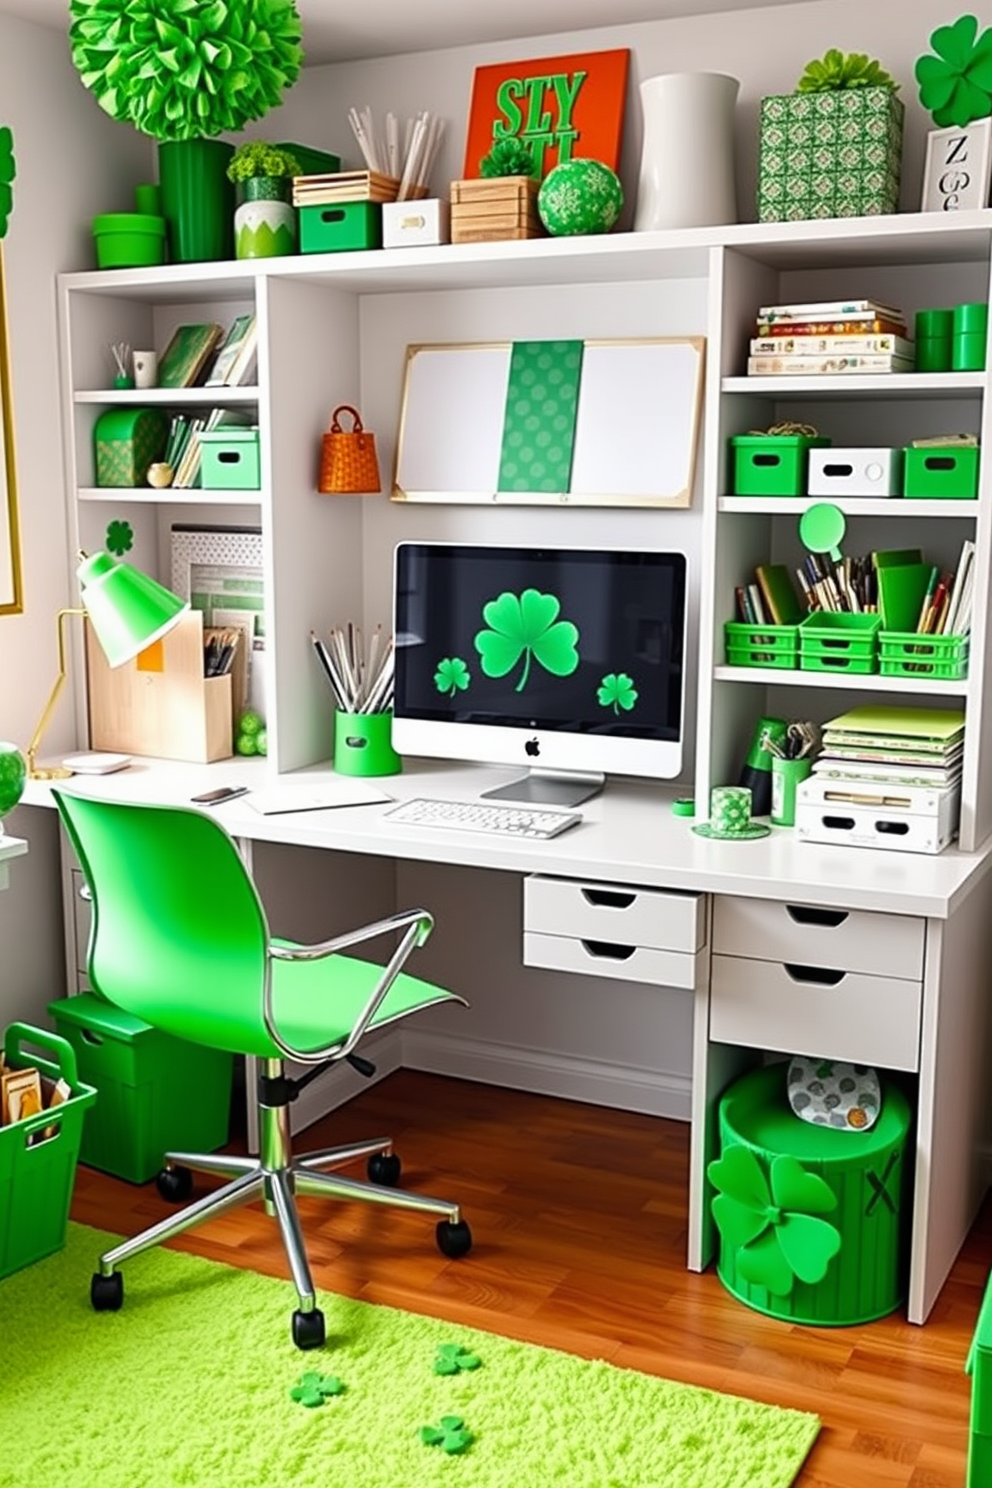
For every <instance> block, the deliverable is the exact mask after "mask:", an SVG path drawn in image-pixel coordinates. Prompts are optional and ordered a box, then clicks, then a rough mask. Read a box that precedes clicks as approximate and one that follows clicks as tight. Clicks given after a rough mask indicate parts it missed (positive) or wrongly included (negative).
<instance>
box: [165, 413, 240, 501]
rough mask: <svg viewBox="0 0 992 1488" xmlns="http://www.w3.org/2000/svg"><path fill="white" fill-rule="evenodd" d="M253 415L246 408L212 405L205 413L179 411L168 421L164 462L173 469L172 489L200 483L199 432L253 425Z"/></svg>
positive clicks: (185, 487) (200, 448)
mask: <svg viewBox="0 0 992 1488" xmlns="http://www.w3.org/2000/svg"><path fill="white" fill-rule="evenodd" d="M252 422H253V418H252V415H251V414H250V413H248V411H247V410H246V409H236V408H211V409H210V411H209V412H207V413H204V414H202V415H201V414H187V413H177V414H175V416H174V417H173V419H172V422H171V423H170V425H169V435H168V439H167V442H166V449H165V455H164V457H163V463H164V464H166V465H168V467H169V469H170V470H171V471H172V480H171V481H170V483H169V484H170V485H171V486H172V488H173V490H177V491H178V490H189V489H191V488H192V487H194V486H198V485H199V484H200V457H201V453H202V446H201V444H200V435H201V434H202V433H205V432H206V431H207V430H210V429H222V428H225V427H226V426H228V425H231V424H236V425H238V426H240V427H244V426H245V425H250V424H252Z"/></svg>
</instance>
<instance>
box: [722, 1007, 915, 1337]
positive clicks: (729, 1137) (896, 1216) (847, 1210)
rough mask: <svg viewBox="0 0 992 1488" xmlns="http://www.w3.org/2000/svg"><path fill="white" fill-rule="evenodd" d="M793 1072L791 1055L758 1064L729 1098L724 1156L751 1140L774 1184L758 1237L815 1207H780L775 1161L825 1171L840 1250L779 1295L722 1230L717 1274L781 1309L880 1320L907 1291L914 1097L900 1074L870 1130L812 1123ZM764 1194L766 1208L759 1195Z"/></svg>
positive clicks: (793, 1314) (823, 1318) (743, 1294)
mask: <svg viewBox="0 0 992 1488" xmlns="http://www.w3.org/2000/svg"><path fill="white" fill-rule="evenodd" d="M822 995H823V996H824V997H829V996H830V989H829V988H828V987H825V988H823V989H822ZM787 1073H788V1065H786V1064H782V1063H778V1064H770V1065H765V1066H763V1067H762V1068H760V1069H756V1070H752V1071H751V1072H750V1073H749V1074H747V1075H744V1076H743V1077H742V1078H741V1079H739V1080H737V1081H735V1082H734V1084H733V1085H731V1087H730V1089H729V1090H727V1091H726V1092H725V1093H724V1095H723V1096H722V1097H721V1100H720V1114H719V1127H720V1151H721V1154H723V1153H724V1152H726V1151H727V1150H728V1149H729V1148H730V1147H732V1146H743V1147H747V1148H749V1149H750V1151H751V1152H752V1153H753V1154H754V1155H755V1157H756V1158H757V1159H758V1164H759V1167H760V1168H761V1170H762V1173H763V1175H764V1177H765V1180H766V1182H767V1184H768V1208H766V1209H765V1216H766V1227H765V1228H764V1233H763V1234H761V1233H760V1231H759V1233H758V1234H754V1235H752V1239H751V1241H750V1242H748V1244H754V1243H759V1244H760V1242H761V1240H763V1239H764V1238H765V1236H768V1237H769V1239H771V1238H772V1237H773V1236H774V1234H775V1230H776V1229H777V1227H778V1226H779V1225H782V1224H788V1222H789V1215H790V1212H792V1213H796V1214H799V1213H805V1212H807V1211H806V1210H804V1209H802V1208H801V1207H798V1206H797V1208H796V1209H794V1210H792V1211H790V1210H788V1209H787V1208H785V1206H782V1207H780V1208H774V1207H772V1199H773V1195H772V1190H771V1167H772V1163H773V1162H774V1160H775V1159H776V1158H777V1157H784V1156H788V1157H792V1158H795V1159H796V1160H797V1161H798V1162H799V1163H800V1164H801V1165H802V1167H803V1169H804V1170H805V1172H807V1173H810V1174H815V1175H816V1176H817V1177H818V1178H821V1179H822V1180H823V1182H824V1183H825V1184H826V1185H827V1187H828V1188H829V1189H830V1191H831V1193H832V1194H833V1196H834V1199H835V1201H836V1203H835V1207H834V1208H833V1209H830V1210H828V1211H827V1212H826V1213H824V1214H822V1215H820V1214H819V1213H817V1215H816V1217H819V1218H822V1219H824V1220H825V1221H826V1222H827V1223H829V1224H830V1225H832V1226H833V1227H834V1228H835V1229H836V1230H837V1232H838V1233H839V1236H840V1249H839V1250H838V1251H837V1253H836V1255H834V1256H833V1258H832V1259H831V1260H830V1262H829V1264H828V1266H827V1270H826V1274H825V1275H824V1277H823V1280H822V1281H818V1282H815V1283H814V1282H807V1281H802V1280H800V1279H799V1277H798V1276H796V1275H795V1274H793V1275H792V1277H791V1286H790V1289H789V1290H788V1292H787V1293H786V1294H785V1295H778V1294H777V1293H774V1292H772V1291H770V1290H769V1289H768V1288H766V1287H764V1286H760V1285H757V1284H755V1283H753V1282H751V1281H749V1280H748V1279H747V1276H746V1275H745V1274H744V1273H745V1272H746V1270H747V1269H748V1267H747V1260H746V1258H745V1259H744V1260H743V1263H742V1259H741V1257H742V1252H743V1251H745V1250H747V1249H748V1244H743V1245H740V1246H737V1247H735V1246H733V1245H730V1244H728V1243H726V1242H725V1241H724V1240H723V1239H722V1237H721V1244H720V1255H719V1261H718V1263H717V1275H718V1276H719V1278H720V1280H721V1281H722V1282H723V1284H724V1286H725V1287H726V1288H727V1290H728V1292H731V1293H732V1294H733V1296H735V1297H737V1298H738V1299H739V1300H740V1301H741V1302H744V1303H746V1304H747V1306H748V1307H753V1308H754V1309H755V1310H756V1311H757V1312H764V1313H768V1314H769V1315H770V1316H771V1317H777V1318H785V1319H787V1320H788V1321H789V1322H792V1323H813V1324H818V1325H820V1326H826V1327H833V1326H837V1327H845V1326H848V1325H850V1324H854V1323H867V1322H871V1321H872V1320H873V1319H874V1318H880V1317H884V1316H885V1315H886V1314H887V1313H890V1312H892V1311H893V1310H894V1309H895V1308H896V1307H898V1306H899V1304H900V1303H901V1302H902V1300H903V1297H904V1296H905V1280H906V1278H905V1274H904V1273H905V1267H904V1265H903V1247H904V1241H905V1240H906V1238H907V1237H906V1234H905V1227H904V1224H903V1212H902V1200H903V1192H904V1180H905V1167H906V1142H907V1138H908V1135H909V1128H910V1119H911V1118H910V1108H909V1103H908V1101H907V1100H906V1097H905V1096H904V1095H903V1094H902V1092H901V1090H899V1088H898V1086H896V1085H895V1084H894V1083H893V1082H892V1081H891V1080H890V1081H888V1082H886V1083H885V1084H884V1085H883V1089H882V1105H881V1109H880V1111H879V1115H878V1120H877V1121H876V1122H875V1125H874V1126H872V1127H868V1128H867V1129H866V1130H864V1131H848V1130H840V1129H837V1128H835V1127H829V1126H817V1125H814V1124H813V1123H812V1122H809V1121H803V1120H802V1118H801V1117H799V1116H797V1115H796V1114H795V1112H794V1111H793V1110H792V1107H791V1106H790V1105H789V1100H788V1093H787V1090H786V1079H787ZM905 1187H906V1188H908V1181H906V1182H905ZM754 1202H755V1206H756V1211H757V1207H758V1205H759V1204H760V1200H759V1198H758V1196H757V1195H755V1198H754ZM814 1208H815V1206H814ZM809 1212H812V1211H809ZM755 1224H757V1212H756V1218H755ZM753 1228H754V1226H752V1229H753ZM790 1269H791V1268H790Z"/></svg>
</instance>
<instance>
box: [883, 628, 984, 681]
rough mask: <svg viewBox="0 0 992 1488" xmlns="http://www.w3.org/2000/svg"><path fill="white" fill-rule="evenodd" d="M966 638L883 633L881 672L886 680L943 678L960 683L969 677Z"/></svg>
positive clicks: (894, 632) (892, 631) (896, 631)
mask: <svg viewBox="0 0 992 1488" xmlns="http://www.w3.org/2000/svg"><path fill="white" fill-rule="evenodd" d="M968 640H969V637H968V636H967V635H931V636H928V635H920V634H919V632H918V631H899V630H880V631H879V633H878V670H879V672H880V673H881V674H882V676H883V677H914V678H916V679H917V680H918V681H919V680H921V679H923V680H926V678H928V677H930V678H938V677H940V678H944V679H946V680H948V681H951V682H960V681H962V680H963V679H964V678H965V677H967V675H968Z"/></svg>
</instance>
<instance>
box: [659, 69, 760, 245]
mask: <svg viewBox="0 0 992 1488" xmlns="http://www.w3.org/2000/svg"><path fill="white" fill-rule="evenodd" d="M739 89H740V83H739V82H738V80H737V78H732V77H727V76H725V75H724V74H723V73H719V72H670V73H663V74H662V75H661V76H659V77H650V78H645V79H644V81H643V82H642V83H641V104H642V109H643V115H644V139H643V144H642V146H641V169H640V176H639V178H638V183H637V208H636V211H635V213H634V227H635V228H636V229H638V230H644V229H650V228H668V227H708V226H710V225H712V224H713V223H718V222H736V221H737V189H736V184H735V180H734V105H735V104H736V102H737V93H738V90H739Z"/></svg>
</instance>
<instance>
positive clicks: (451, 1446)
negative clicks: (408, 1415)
mask: <svg viewBox="0 0 992 1488" xmlns="http://www.w3.org/2000/svg"><path fill="white" fill-rule="evenodd" d="M420 1440H421V1441H422V1442H423V1444H424V1446H425V1447H440V1448H441V1449H442V1451H445V1452H449V1453H451V1454H452V1455H454V1454H455V1453H456V1452H464V1450H465V1448H466V1447H468V1446H471V1444H472V1440H473V1437H472V1433H471V1431H469V1429H468V1427H467V1426H466V1425H465V1422H464V1421H463V1420H462V1418H461V1416H442V1417H441V1422H440V1425H438V1426H421V1428H420Z"/></svg>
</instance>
